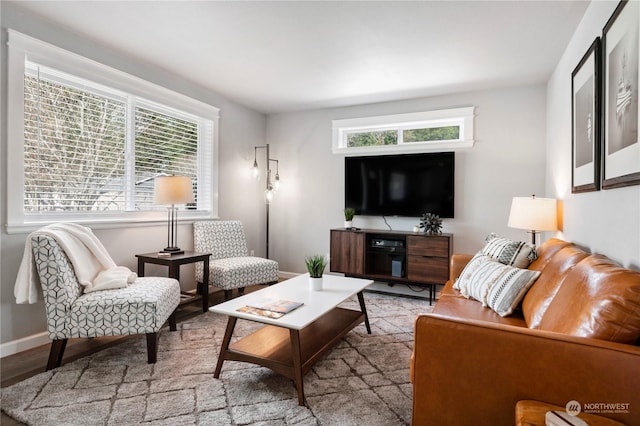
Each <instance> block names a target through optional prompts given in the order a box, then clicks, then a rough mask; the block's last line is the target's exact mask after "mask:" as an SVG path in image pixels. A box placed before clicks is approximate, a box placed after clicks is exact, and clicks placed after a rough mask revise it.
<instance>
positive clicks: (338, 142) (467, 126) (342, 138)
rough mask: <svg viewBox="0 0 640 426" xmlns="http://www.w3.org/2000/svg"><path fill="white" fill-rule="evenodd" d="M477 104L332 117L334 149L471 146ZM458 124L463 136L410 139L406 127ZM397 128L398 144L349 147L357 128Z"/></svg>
mask: <svg viewBox="0 0 640 426" xmlns="http://www.w3.org/2000/svg"><path fill="white" fill-rule="evenodd" d="M474 112H475V107H463V108H451V109H444V110H436V111H423V112H412V113H407V114H393V115H379V116H374V117H361V118H349V119H342V120H332V122H331V123H332V152H333V153H334V154H343V155H347V156H350V155H382V154H392V153H397V154H402V153H412V152H435V151H445V150H452V149H456V148H471V147H472V146H473V145H474V133H473V121H474ZM445 126H459V127H460V138H459V139H455V140H444V141H425V142H407V143H405V142H404V140H403V130H410V129H425V128H433V127H445ZM384 130H395V131H397V132H398V142H397V144H396V145H377V146H357V147H349V146H348V145H347V137H348V135H349V134H351V133H355V132H358V133H360V132H367V131H370V132H374V131H384Z"/></svg>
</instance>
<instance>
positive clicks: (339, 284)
mask: <svg viewBox="0 0 640 426" xmlns="http://www.w3.org/2000/svg"><path fill="white" fill-rule="evenodd" d="M372 283H373V281H371V280H364V279H359V278H347V277H341V276H336V275H325V276H324V277H323V289H322V291H310V290H309V275H308V274H304V275H299V276H297V277H295V278H291V279H289V280H286V281H282V282H280V283H278V284H274V285H272V286H270V287H266V288H264V289H261V290H258V291H255V292H252V293H249V294H247V295H244V296H241V297H238V298H235V299H232V300H229V301H228V302H224V303H221V304H219V305H215V306H213V307H211V308H209V310H210V311H211V312H216V313H219V314H224V315H228V316H229V320H228V322H227V329H226V331H225V334H224V339H223V341H222V347H221V348H220V355H219V357H218V363H217V365H216V370H215V373H214V377H215V378H216V379H217V378H219V377H220V371H221V370H222V364H223V363H224V361H225V360H233V361H243V362H250V363H253V364H258V365H261V366H264V367H267V368H269V369H271V370H273V371H275V372H276V373H278V374H282V375H283V376H285V377H288V378H290V379H292V380H293V381H294V382H295V384H296V389H297V391H298V403H299V404H300V405H304V386H303V379H302V378H303V376H304V375H305V374H306V373H307V372H308V371H309V370H310V369H311V367H312V366H313V364H315V362H316V361H318V360H319V359H320V358H321V357H322V355H323V354H325V353H326V352H327V351H328V350H330V349H331V348H332V347H333V346H334V345H335V344H336V343H338V342H339V341H340V340H341V339H342V337H344V336H345V335H346V334H347V333H348V332H349V331H351V330H352V329H353V328H354V327H355V326H357V325H358V324H360V323H361V322H363V321H364V323H365V326H366V328H367V333H369V334H371V327H370V325H369V318H368V317H367V309H366V307H365V303H364V297H363V295H362V290H364V289H365V288H366V287H367V286H368V285H370V284H372ZM354 294H357V296H358V301H359V302H360V309H361V310H360V311H355V310H351V309H345V308H339V307H337V306H338V304H340V303H341V302H343V301H345V300H346V299H348V298H349V297H351V296H353V295H354ZM265 299H273V300H289V301H294V302H302V303H303V305H302V306H300V307H299V308H297V309H296V310H294V311H292V312H289V313H288V314H285V315H284V316H282V317H281V318H277V319H273V318H268V317H263V316H260V315H256V314H251V313H247V312H240V311H238V308H242V307H244V306H252V305H254V304H256V303H260V302H261V301H263V300H265ZM238 318H242V319H246V320H250V321H256V322H260V323H263V324H266V325H265V327H263V328H261V329H259V330H258V331H256V332H254V333H252V334H250V335H249V336H246V337H244V338H242V339H240V340H238V341H236V342H234V343H233V344H231V345H230V342H231V336H232V335H233V330H234V328H235V326H236V322H237V320H238Z"/></svg>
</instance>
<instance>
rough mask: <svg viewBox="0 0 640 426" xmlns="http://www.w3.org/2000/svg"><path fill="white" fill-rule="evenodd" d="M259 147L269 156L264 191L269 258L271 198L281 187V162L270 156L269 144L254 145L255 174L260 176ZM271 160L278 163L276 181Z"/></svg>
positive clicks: (267, 253)
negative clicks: (279, 169)
mask: <svg viewBox="0 0 640 426" xmlns="http://www.w3.org/2000/svg"><path fill="white" fill-rule="evenodd" d="M258 149H265V150H266V154H267V156H266V158H267V185H266V189H265V191H264V199H265V203H266V234H267V235H266V256H265V257H266V258H267V259H268V258H269V204H271V200H273V194H274V192H275V191H277V190H278V188H279V187H280V173H279V171H278V168H279V162H278V160H275V159H273V158H269V144H266V145H262V146H255V147H253V167H252V171H253V176H254V177H255V178H258V176H260V170H259V168H258V159H257V156H258ZM271 162H274V163H276V174H275V177H274V181H273V182H271Z"/></svg>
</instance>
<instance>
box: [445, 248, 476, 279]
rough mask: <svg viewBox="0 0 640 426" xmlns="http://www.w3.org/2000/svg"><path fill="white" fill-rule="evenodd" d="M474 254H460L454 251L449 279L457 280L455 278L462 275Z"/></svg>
mask: <svg viewBox="0 0 640 426" xmlns="http://www.w3.org/2000/svg"><path fill="white" fill-rule="evenodd" d="M473 256H474V255H473V254H460V253H454V254H453V255H452V256H451V262H450V264H449V266H450V267H449V280H450V281H452V282H455V280H456V279H457V278H458V277H459V276H460V274H461V273H462V270H463V269H464V267H465V266H467V263H469V261H470V260H471V259H472V258H473Z"/></svg>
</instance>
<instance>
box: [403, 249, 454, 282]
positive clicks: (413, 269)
mask: <svg viewBox="0 0 640 426" xmlns="http://www.w3.org/2000/svg"><path fill="white" fill-rule="evenodd" d="M407 278H408V279H409V280H411V281H416V282H426V283H430V284H444V283H445V282H447V280H449V258H448V257H430V256H413V255H411V256H408V258H407Z"/></svg>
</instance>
